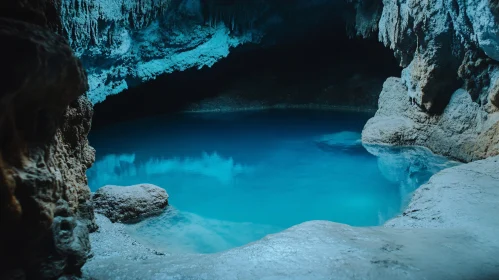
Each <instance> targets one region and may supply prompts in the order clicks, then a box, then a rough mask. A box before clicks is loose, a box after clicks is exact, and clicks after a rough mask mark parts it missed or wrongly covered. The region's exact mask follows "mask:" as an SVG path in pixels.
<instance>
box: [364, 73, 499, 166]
mask: <svg viewBox="0 0 499 280" xmlns="http://www.w3.org/2000/svg"><path fill="white" fill-rule="evenodd" d="M362 141H363V142H364V143H376V144H391V145H402V146H403V145H418V146H426V147H428V148H430V149H431V150H432V151H434V152H436V153H438V154H442V155H446V156H449V157H452V158H455V159H458V160H460V161H465V162H468V161H473V160H477V159H482V158H486V157H489V156H494V155H497V154H499V113H492V114H488V113H487V112H486V111H484V109H483V107H481V106H480V105H479V104H477V103H475V102H473V100H472V99H471V96H470V94H469V93H468V92H466V91H465V90H463V89H459V90H457V91H456V92H454V94H453V95H452V98H451V100H450V102H449V104H448V105H447V107H446V108H445V110H444V111H443V112H442V113H441V114H439V115H430V114H427V113H425V112H423V111H421V110H420V109H419V107H417V106H414V105H413V104H411V102H410V101H409V97H408V92H407V87H406V86H405V85H404V84H403V81H402V80H401V79H399V78H390V79H388V80H387V81H386V82H385V85H384V87H383V91H382V92H381V95H380V98H379V109H378V111H377V112H376V115H375V116H374V117H373V118H372V119H370V120H369V121H368V122H367V124H366V126H365V127H364V130H363V132H362Z"/></svg>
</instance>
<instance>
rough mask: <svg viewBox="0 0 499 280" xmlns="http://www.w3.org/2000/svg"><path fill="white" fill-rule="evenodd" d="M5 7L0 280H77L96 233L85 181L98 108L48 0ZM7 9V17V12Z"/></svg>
mask: <svg viewBox="0 0 499 280" xmlns="http://www.w3.org/2000/svg"><path fill="white" fill-rule="evenodd" d="M20 2H21V1H3V2H2V3H1V4H0V10H1V11H2V12H1V13H0V15H1V17H0V41H1V42H2V44H1V45H0V60H1V61H2V63H3V67H5V69H8V71H7V72H6V73H5V74H6V76H4V79H3V80H2V86H1V89H0V193H1V203H0V210H1V218H0V221H1V222H0V227H1V228H2V231H1V238H0V246H1V250H0V257H1V259H2V269H1V271H0V278H2V279H11V278H15V279H24V278H28V279H53V278H58V277H60V276H62V275H68V276H69V275H77V274H79V272H80V268H81V266H82V265H83V264H84V263H85V261H86V259H87V258H88V254H89V253H90V243H89V238H88V233H89V231H92V230H95V228H96V224H95V223H94V221H93V210H92V207H91V205H90V204H89V203H88V200H89V198H90V190H89V188H88V186H87V179H86V176H85V172H86V169H87V168H88V167H90V165H91V164H92V163H93V161H94V150H93V149H92V148H91V147H90V146H89V145H88V141H87V134H88V131H89V129H90V121H91V117H92V107H91V105H90V103H89V102H88V100H87V99H86V97H85V96H83V94H84V92H85V91H86V90H87V88H88V86H87V79H86V75H85V72H84V70H83V68H82V66H81V63H80V62H79V60H78V59H77V58H76V57H75V56H74V55H73V52H72V50H71V48H70V47H69V45H68V44H67V43H66V40H65V39H64V38H63V37H61V36H58V35H56V34H55V33H54V32H52V31H50V29H51V28H52V27H54V26H56V25H57V23H58V18H57V16H56V15H55V14H54V13H52V12H54V11H55V7H54V6H53V5H52V4H53V3H52V2H51V1H22V2H23V3H20ZM7 11H8V13H7Z"/></svg>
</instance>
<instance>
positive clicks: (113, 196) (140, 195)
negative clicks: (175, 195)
mask: <svg viewBox="0 0 499 280" xmlns="http://www.w3.org/2000/svg"><path fill="white" fill-rule="evenodd" d="M92 200H93V203H94V207H95V212H97V213H100V214H102V215H104V216H106V217H108V218H109V219H110V220H111V221H112V222H133V221H137V220H138V219H141V218H145V217H148V216H152V215H157V214H160V213H161V212H162V211H163V210H164V209H165V208H166V206H168V194H167V193H166V191H165V190H164V189H162V188H160V187H158V186H155V185H151V184H140V185H134V186H128V187H120V186H104V187H102V188H100V189H98V190H97V191H96V192H95V194H94V195H93V197H92Z"/></svg>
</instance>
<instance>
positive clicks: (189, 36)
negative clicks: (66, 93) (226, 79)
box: [58, 0, 342, 104]
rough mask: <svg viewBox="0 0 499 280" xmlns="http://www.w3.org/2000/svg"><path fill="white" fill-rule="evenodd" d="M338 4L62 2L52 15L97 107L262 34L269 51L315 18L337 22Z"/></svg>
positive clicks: (208, 62)
mask: <svg viewBox="0 0 499 280" xmlns="http://www.w3.org/2000/svg"><path fill="white" fill-rule="evenodd" d="M339 5H342V1H329V0H315V1H308V0H293V1H263V0H254V1H246V0H231V1H221V0H203V1H202V0H130V1H123V0H106V1H105V0H78V1H75V0H71V1H69V0H68V1H61V2H60V5H59V6H58V11H59V13H60V14H61V18H62V26H61V33H62V34H63V35H64V36H66V37H67V38H68V39H69V40H70V42H71V47H72V48H73V49H74V50H75V51H76V53H77V55H78V56H79V57H80V58H81V59H82V61H83V64H84V65H85V68H86V70H87V72H88V76H89V77H88V79H89V86H90V89H89V92H88V95H89V99H90V101H91V102H92V103H94V104H95V103H99V102H102V101H103V100H105V98H106V96H109V95H112V94H117V93H120V92H122V91H123V90H125V89H127V88H129V87H132V86H134V85H137V84H139V83H142V82H145V81H148V80H151V79H154V78H156V77H157V76H158V75H161V74H165V73H171V72H174V71H183V70H186V69H188V68H202V67H204V66H207V67H211V66H212V65H213V64H214V63H215V62H217V61H218V60H220V59H222V58H224V57H226V56H227V55H228V54H229V52H230V50H231V49H232V48H234V47H236V46H239V45H241V44H244V43H249V42H252V43H260V42H261V39H262V36H263V35H264V34H266V33H267V32H273V35H272V36H270V37H271V38H270V39H269V41H268V42H267V43H268V44H272V43H274V41H279V40H281V39H282V40H288V39H289V38H291V37H292V38H296V37H299V36H300V34H303V33H306V32H309V30H307V29H306V28H304V27H310V26H314V24H316V22H317V20H318V19H319V18H321V17H327V18H335V16H331V13H329V11H330V10H331V9H332V8H334V7H335V6H339ZM333 12H334V9H333ZM296 15H299V17H297V16H296ZM284 23H285V24H284ZM288 25H289V27H287V26H288ZM277 26H281V27H282V26H286V31H282V28H281V30H275V29H276V27H277ZM165 94H167V93H165Z"/></svg>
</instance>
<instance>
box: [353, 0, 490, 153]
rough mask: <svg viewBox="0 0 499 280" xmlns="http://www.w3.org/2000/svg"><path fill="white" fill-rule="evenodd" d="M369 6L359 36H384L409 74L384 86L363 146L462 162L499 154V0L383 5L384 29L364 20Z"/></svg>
mask: <svg viewBox="0 0 499 280" xmlns="http://www.w3.org/2000/svg"><path fill="white" fill-rule="evenodd" d="M364 2H366V3H367V2H368V3H372V2H373V1H361V0H359V1H356V2H354V4H355V5H356V6H357V10H358V16H357V17H356V22H355V24H354V25H355V26H356V28H357V30H358V32H357V33H358V34H360V35H364V33H365V32H363V31H362V30H364V29H366V27H365V26H371V28H370V30H378V38H379V40H380V41H381V42H383V43H384V44H385V46H387V47H389V48H391V49H392V50H393V51H394V53H395V56H396V57H397V58H398V60H399V62H400V65H401V66H402V67H405V69H404V70H403V71H402V75H401V79H399V80H397V79H390V80H388V81H387V82H386V83H385V86H384V90H383V92H382V97H381V98H380V101H379V107H380V110H379V111H378V113H377V115H376V117H375V118H373V119H371V120H370V121H369V122H368V124H367V125H366V128H365V130H364V133H363V141H364V142H367V143H387V144H396V145H423V146H427V147H429V148H430V149H432V150H433V151H435V152H437V153H440V154H444V155H447V156H451V157H454V158H456V159H459V160H462V161H471V160H476V159H481V158H484V157H487V156H491V155H496V154H498V153H499V136H498V134H499V113H498V111H499V109H498V105H499V104H498V103H497V99H498V97H497V96H498V95H499V91H498V89H499V87H498V86H497V85H498V83H499V21H498V17H497V1H495V0H473V1H461V0H431V1H418V0H403V1H395V0H384V1H381V0H378V1H377V2H378V3H382V4H383V8H382V10H381V12H379V11H378V10H373V11H374V12H375V13H376V14H375V16H373V17H377V16H378V14H379V22H378V23H377V24H376V23H373V21H371V20H367V21H366V19H365V17H363V16H361V15H362V13H363V12H364V11H365V5H366V4H364ZM359 14H360V15H359ZM459 88H462V89H464V90H465V91H463V90H459ZM391 91H395V92H391ZM383 95H384V97H383ZM389 97H390V98H389ZM397 112H398V113H401V114H398V113H397Z"/></svg>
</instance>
